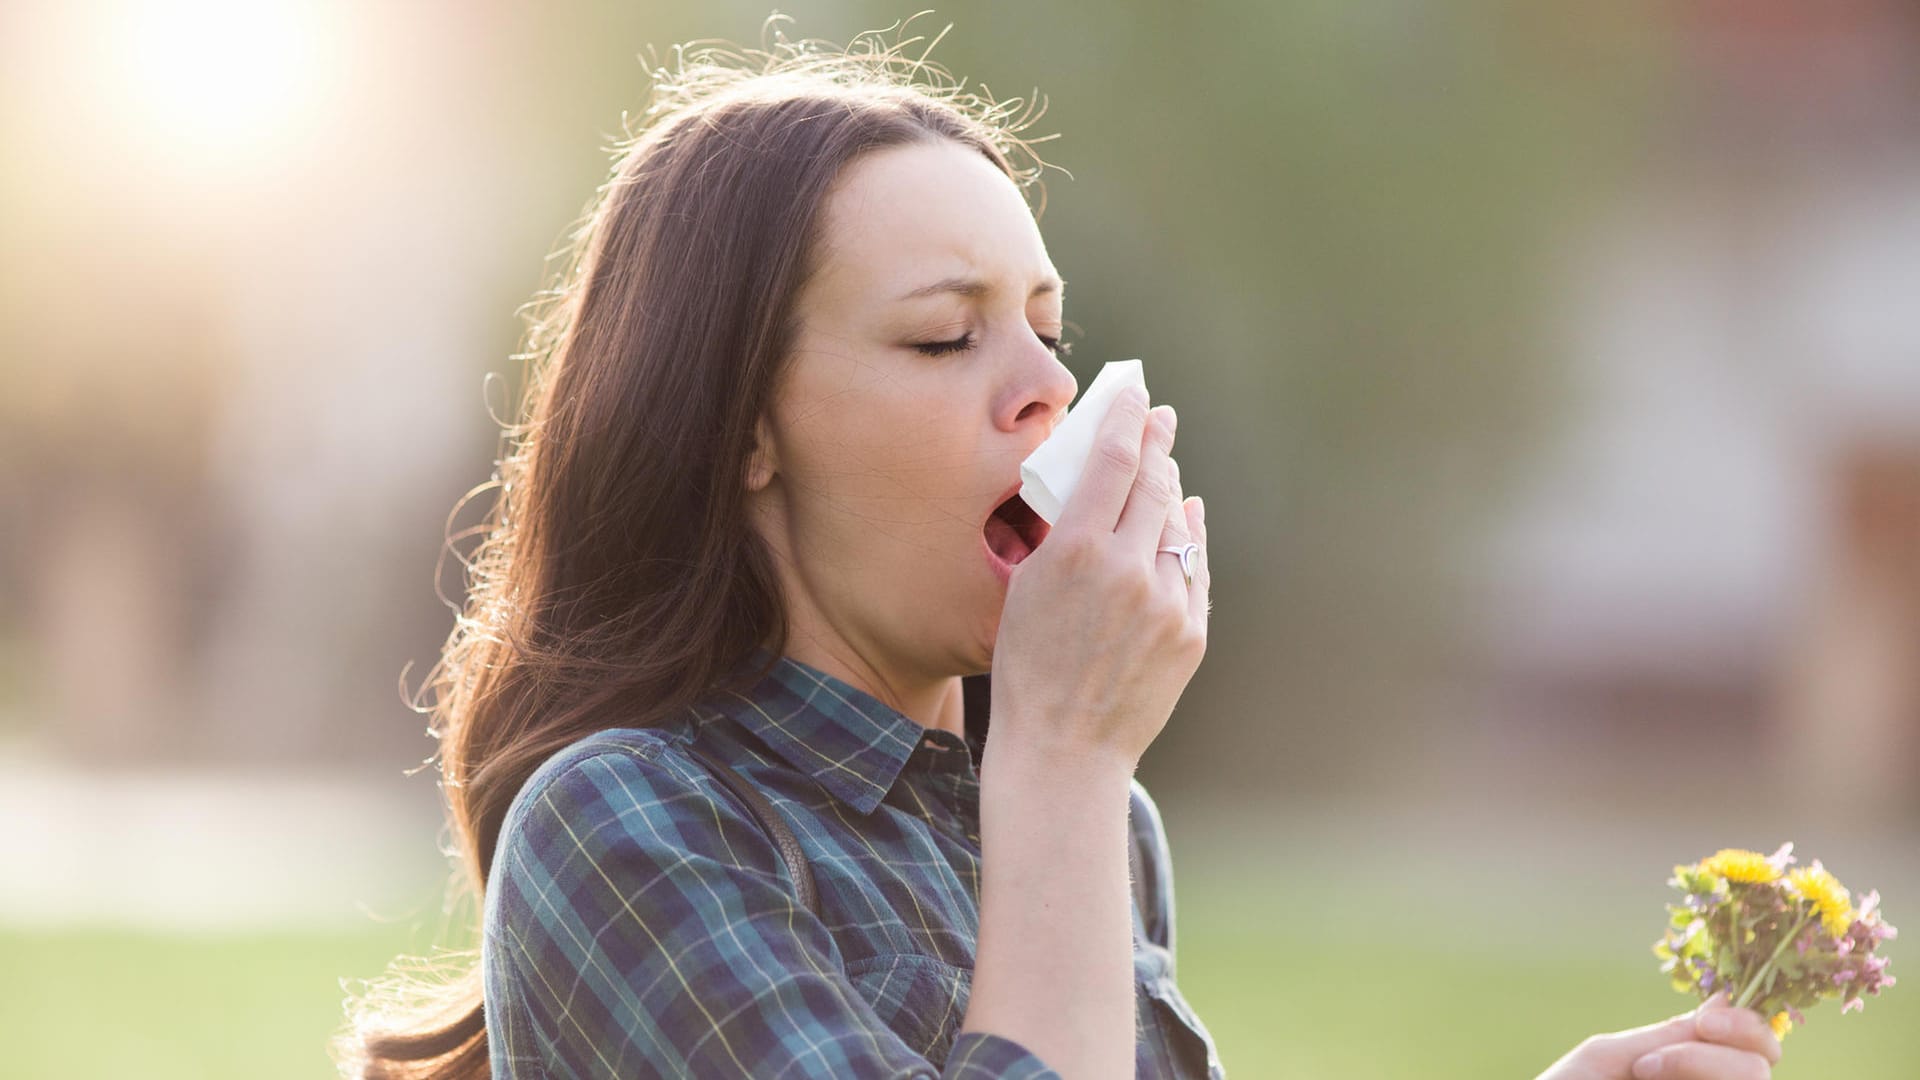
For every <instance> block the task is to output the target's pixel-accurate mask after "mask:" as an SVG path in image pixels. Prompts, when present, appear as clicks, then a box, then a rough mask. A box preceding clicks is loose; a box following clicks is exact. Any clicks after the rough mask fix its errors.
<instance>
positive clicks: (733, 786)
mask: <svg viewBox="0 0 1920 1080" xmlns="http://www.w3.org/2000/svg"><path fill="white" fill-rule="evenodd" d="M687 749H688V750H689V751H691V752H692V754H693V756H694V757H697V758H699V759H700V760H701V761H702V762H704V763H705V764H706V766H707V768H708V769H709V770H711V771H712V773H713V775H714V778H715V779H717V780H719V781H720V782H721V783H723V784H725V785H726V786H727V790H729V791H731V792H733V793H734V794H735V795H738V796H739V797H740V801H741V802H744V803H746V804H747V809H749V810H751V811H753V816H754V817H755V818H756V819H758V820H759V822H760V828H761V829H762V830H764V831H765V832H766V834H767V837H768V839H770V840H772V841H773V846H774V847H775V848H777V849H779V852H780V861H782V862H784V863H786V864H787V873H788V874H789V875H791V876H792V878H793V884H794V889H795V891H796V892H798V894H799V900H800V904H801V906H803V907H805V908H806V909H807V910H808V911H811V912H813V913H814V914H815V915H819V914H820V901H819V896H818V894H817V893H816V892H815V890H814V887H813V867H812V866H810V865H808V863H807V856H806V853H805V852H803V851H801V850H800V841H799V840H798V839H796V838H795V837H794V835H793V830H792V829H790V828H788V827H787V823H786V820H785V819H784V818H782V817H781V816H780V811H778V810H776V809H774V807H773V804H772V803H771V802H768V801H767V797H766V796H765V795H762V794H760V790H759V789H758V788H756V787H754V786H753V785H752V784H750V783H748V782H747V780H746V778H745V777H743V776H741V775H740V774H739V773H737V772H734V771H733V769H732V768H730V767H728V765H727V763H726V762H724V761H721V760H720V759H719V758H716V757H714V756H713V755H712V754H709V753H707V752H706V751H705V750H702V749H700V748H699V747H697V746H693V745H689V746H688V747H687Z"/></svg>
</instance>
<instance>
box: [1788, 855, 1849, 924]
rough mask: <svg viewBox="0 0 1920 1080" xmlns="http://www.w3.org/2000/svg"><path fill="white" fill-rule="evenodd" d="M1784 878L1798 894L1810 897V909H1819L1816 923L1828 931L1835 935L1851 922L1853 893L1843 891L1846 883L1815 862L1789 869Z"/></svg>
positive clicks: (1845, 889) (1845, 888)
mask: <svg viewBox="0 0 1920 1080" xmlns="http://www.w3.org/2000/svg"><path fill="white" fill-rule="evenodd" d="M1787 880H1788V881H1791V882H1792V883H1793V887H1794V889H1796V890H1797V891H1798V892H1799V893H1800V895H1801V896H1804V897H1806V898H1807V899H1808V900H1811V901H1813V907H1814V910H1816V911H1818V912H1819V913H1820V924H1821V925H1822V926H1824V927H1826V930H1827V933H1828V934H1830V935H1832V936H1833V937H1836V938H1837V937H1839V936H1841V935H1842V934H1845V933H1846V932H1847V928H1848V927H1850V926H1852V925H1853V897H1852V896H1851V895H1849V894H1848V893H1847V887H1846V886H1845V885H1842V884H1840V880H1839V879H1838V878H1836V877H1834V876H1833V875H1832V874H1829V873H1827V871H1826V870H1825V869H1824V868H1823V867H1822V866H1821V865H1820V864H1819V863H1814V864H1813V865H1812V866H1810V867H1808V868H1807V869H1805V870H1795V871H1793V872H1792V873H1790V874H1788V875H1787Z"/></svg>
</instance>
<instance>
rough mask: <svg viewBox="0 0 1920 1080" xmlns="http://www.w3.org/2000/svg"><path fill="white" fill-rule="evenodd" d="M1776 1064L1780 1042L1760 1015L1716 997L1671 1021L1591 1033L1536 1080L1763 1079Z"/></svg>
mask: <svg viewBox="0 0 1920 1080" xmlns="http://www.w3.org/2000/svg"><path fill="white" fill-rule="evenodd" d="M1779 1063H1780V1040H1779V1039H1777V1038H1775V1037H1774V1034H1773V1030H1772V1029H1771V1028H1769V1027H1768V1026H1767V1022H1766V1021H1765V1020H1763V1019H1761V1017H1760V1014H1759V1013H1757V1012H1754V1011H1753V1010H1752V1009H1736V1008H1733V1007H1731V1006H1729V1005H1727V1004H1726V995H1724V994H1715V995H1714V996H1713V997H1711V998H1709V999H1707V1001H1706V1003H1705V1004H1703V1005H1701V1006H1700V1007H1699V1008H1698V1009H1696V1010H1694V1011H1693V1012H1688V1013H1682V1014H1680V1015H1679V1016H1676V1017H1674V1018H1673V1019H1671V1020H1665V1021H1662V1022H1660V1023H1658V1024H1648V1025H1647V1026H1646V1027H1639V1028H1633V1029H1631V1030H1629V1031H1616V1032H1613V1033H1611V1034H1608V1035H1595V1036H1593V1037H1592V1038H1590V1039H1588V1040H1586V1041H1585V1042H1583V1043H1581V1044H1580V1045H1579V1046H1576V1047H1574V1048H1573V1050H1572V1051H1571V1052H1570V1053H1568V1054H1567V1056H1566V1057H1563V1058H1561V1059H1560V1060H1559V1061H1557V1062H1555V1063H1554V1065H1553V1067H1552V1068H1550V1069H1548V1070H1547V1071H1546V1072H1543V1073H1541V1074H1540V1076H1539V1080H1654V1078H1658V1080H1767V1078H1768V1077H1771V1076H1772V1075H1773V1067H1774V1066H1775V1065H1777V1064H1779Z"/></svg>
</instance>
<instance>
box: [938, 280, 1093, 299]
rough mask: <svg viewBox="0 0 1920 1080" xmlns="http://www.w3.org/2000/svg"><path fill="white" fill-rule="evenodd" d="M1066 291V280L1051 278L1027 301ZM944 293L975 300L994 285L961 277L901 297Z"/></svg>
mask: <svg viewBox="0 0 1920 1080" xmlns="http://www.w3.org/2000/svg"><path fill="white" fill-rule="evenodd" d="M1066 289H1067V281H1066V279H1065V278H1059V277H1055V278H1049V279H1047V280H1045V281H1042V282H1041V283H1040V284H1038V285H1035V286H1034V287H1033V291H1032V292H1030V293H1028V294H1027V299H1029V300H1031V299H1033V298H1034V297H1036V296H1045V295H1047V294H1048V293H1061V294H1063V295H1064V294H1065V292H1066ZM943 292H951V293H959V294H960V295H961V296H964V297H967V298H968V299H974V298H977V297H982V296H986V295H989V294H990V293H992V292H993V284H992V283H991V282H988V281H982V280H981V279H979V278H960V277H951V278H944V279H942V280H940V281H936V282H934V283H933V284H931V285H922V286H920V287H919V288H917V289H915V290H913V291H912V292H910V293H907V294H906V295H904V296H902V297H900V299H901V300H918V299H920V298H921V297H923V296H933V295H934V294H936V293H943Z"/></svg>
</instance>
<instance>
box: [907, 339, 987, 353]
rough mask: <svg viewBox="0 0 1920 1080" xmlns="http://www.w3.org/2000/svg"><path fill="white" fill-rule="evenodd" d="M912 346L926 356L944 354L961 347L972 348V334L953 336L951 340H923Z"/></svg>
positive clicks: (957, 350)
mask: <svg viewBox="0 0 1920 1080" xmlns="http://www.w3.org/2000/svg"><path fill="white" fill-rule="evenodd" d="M914 348H916V349H918V350H920V351H921V352H923V353H926V354H927V355H928V356H945V355H947V354H948V353H956V352H959V351H961V350H962V349H971V348H973V335H972V334H968V335H966V336H964V337H958V338H955V339H953V340H952V341H923V342H921V343H919V344H917V345H915V346H914Z"/></svg>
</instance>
